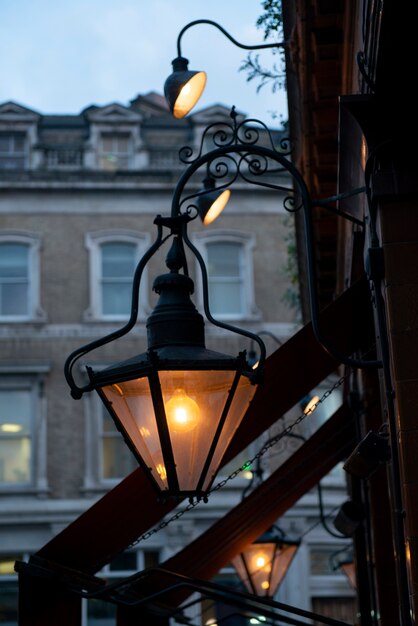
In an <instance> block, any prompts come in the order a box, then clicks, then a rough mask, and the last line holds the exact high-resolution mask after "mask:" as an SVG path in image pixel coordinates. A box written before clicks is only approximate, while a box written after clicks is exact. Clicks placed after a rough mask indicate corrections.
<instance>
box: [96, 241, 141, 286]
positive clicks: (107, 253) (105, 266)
mask: <svg viewBox="0 0 418 626" xmlns="http://www.w3.org/2000/svg"><path fill="white" fill-rule="evenodd" d="M101 249H102V276H103V278H130V279H132V277H133V273H134V271H135V261H136V258H135V256H136V255H135V252H136V246H135V245H134V244H133V243H104V244H102V246H101Z"/></svg>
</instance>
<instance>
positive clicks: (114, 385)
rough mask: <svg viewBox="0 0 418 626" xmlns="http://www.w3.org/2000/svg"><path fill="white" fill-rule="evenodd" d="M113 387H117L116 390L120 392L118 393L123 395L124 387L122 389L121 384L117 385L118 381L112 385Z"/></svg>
mask: <svg viewBox="0 0 418 626" xmlns="http://www.w3.org/2000/svg"><path fill="white" fill-rule="evenodd" d="M112 387H114V388H115V389H116V391H117V392H118V394H119V395H120V396H123V389H122V387H120V386H119V385H117V384H116V383H114V384H113V385H112Z"/></svg>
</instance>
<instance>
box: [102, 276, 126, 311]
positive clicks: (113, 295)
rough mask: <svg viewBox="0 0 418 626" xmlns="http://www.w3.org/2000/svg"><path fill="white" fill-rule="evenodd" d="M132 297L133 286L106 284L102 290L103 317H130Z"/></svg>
mask: <svg viewBox="0 0 418 626" xmlns="http://www.w3.org/2000/svg"><path fill="white" fill-rule="evenodd" d="M131 295H132V285H131V284H123V283H122V284H120V283H119V284H118V283H108V284H104V285H103V290H102V298H103V300H102V313H103V315H128V314H129V312H130V310H131Z"/></svg>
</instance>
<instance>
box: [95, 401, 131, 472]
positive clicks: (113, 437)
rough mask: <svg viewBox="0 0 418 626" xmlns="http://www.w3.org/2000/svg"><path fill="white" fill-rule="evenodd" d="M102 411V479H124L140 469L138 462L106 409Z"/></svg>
mask: <svg viewBox="0 0 418 626" xmlns="http://www.w3.org/2000/svg"><path fill="white" fill-rule="evenodd" d="M102 411H103V415H102V419H103V422H102V423H103V427H102V428H103V439H102V477H103V478H105V479H106V478H123V477H124V476H127V475H128V474H130V473H131V472H132V471H133V470H134V469H136V468H137V467H138V462H137V460H136V459H135V457H134V455H133V454H132V452H131V451H130V450H129V448H128V446H127V445H126V443H125V441H124V440H123V437H122V435H121V434H120V433H119V431H118V430H117V428H116V426H115V425H114V423H113V420H112V418H111V417H110V415H109V414H108V413H107V411H106V409H105V408H104V407H103V408H102Z"/></svg>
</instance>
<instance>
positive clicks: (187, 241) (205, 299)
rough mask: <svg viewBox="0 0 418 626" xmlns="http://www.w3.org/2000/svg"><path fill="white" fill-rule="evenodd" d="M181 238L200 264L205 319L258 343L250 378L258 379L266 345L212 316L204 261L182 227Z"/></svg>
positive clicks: (247, 333) (252, 335)
mask: <svg viewBox="0 0 418 626" xmlns="http://www.w3.org/2000/svg"><path fill="white" fill-rule="evenodd" d="M183 240H184V242H185V244H186V246H187V247H188V248H190V250H191V251H192V252H193V254H194V255H195V257H196V258H197V261H198V263H199V266H200V271H201V272H202V279H203V280H202V286H203V289H202V291H203V310H204V311H205V315H206V317H207V319H208V320H209V322H211V323H212V324H213V325H214V326H218V327H219V328H224V329H225V330H230V331H232V332H233V333H237V334H238V335H242V336H243V337H248V339H251V340H252V341H256V342H257V343H258V346H259V348H260V359H259V362H258V365H257V367H256V369H255V370H253V372H251V378H252V379H253V382H256V381H258V379H259V378H260V376H261V374H262V372H263V367H264V362H265V360H266V346H265V345H264V341H263V340H262V339H260V337H258V335H255V334H254V333H252V332H250V331H248V330H244V329H243V328H239V327H238V326H233V325H232V324H226V323H225V322H221V321H220V320H217V319H215V318H214V317H213V316H212V313H211V312H210V309H209V288H208V272H207V269H206V265H205V262H204V260H203V258H202V255H201V254H200V252H199V250H198V249H197V248H196V247H195V246H194V244H193V243H192V242H191V241H190V239H189V237H188V235H187V232H186V229H185V228H184V229H183Z"/></svg>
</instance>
